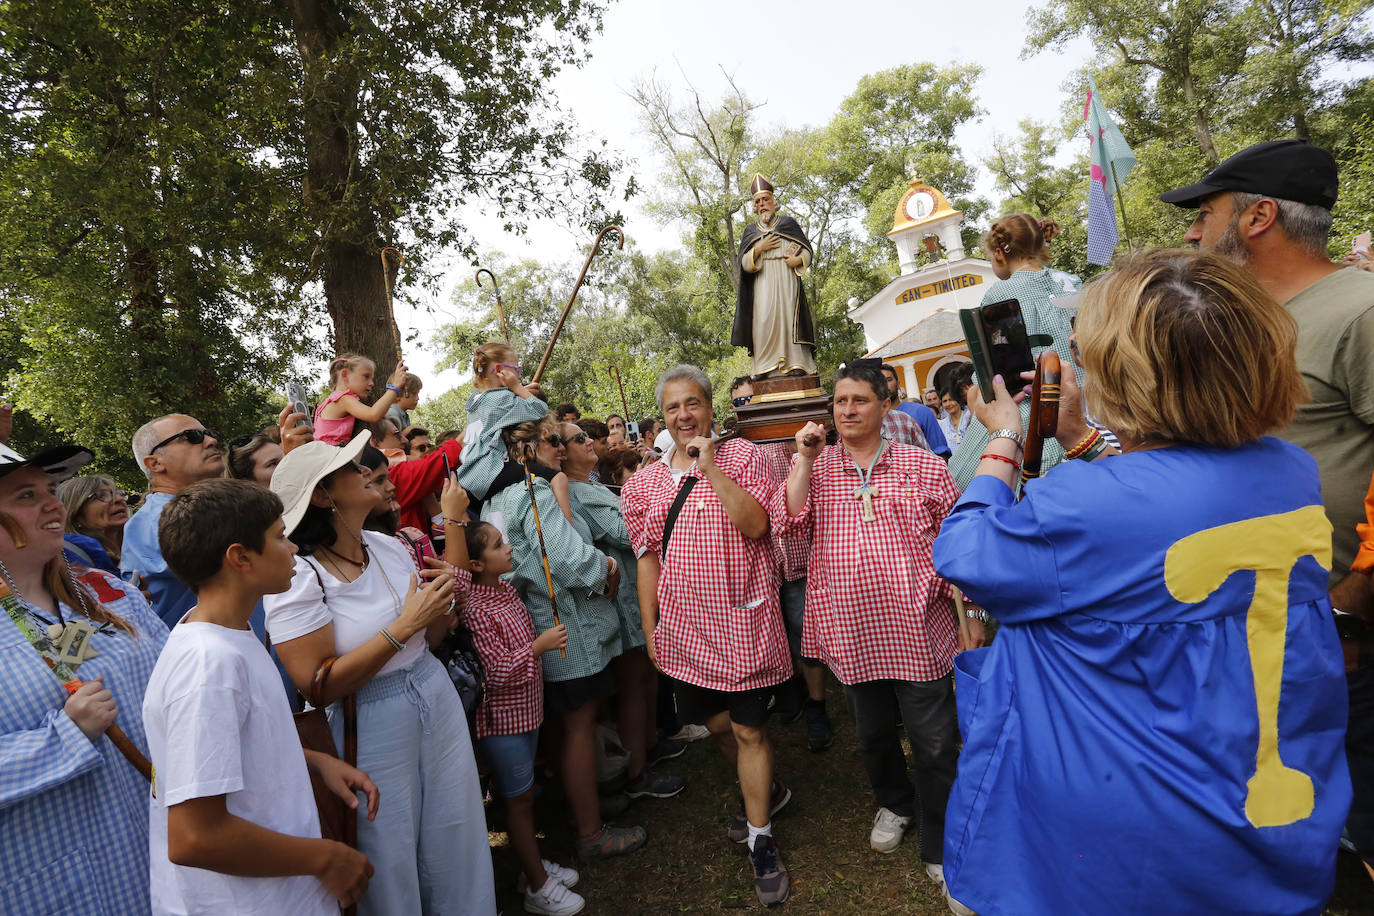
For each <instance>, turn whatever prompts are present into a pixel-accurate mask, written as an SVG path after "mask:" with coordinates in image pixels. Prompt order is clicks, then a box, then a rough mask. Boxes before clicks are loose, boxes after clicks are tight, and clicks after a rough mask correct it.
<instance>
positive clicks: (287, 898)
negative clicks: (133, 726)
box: [143, 620, 339, 916]
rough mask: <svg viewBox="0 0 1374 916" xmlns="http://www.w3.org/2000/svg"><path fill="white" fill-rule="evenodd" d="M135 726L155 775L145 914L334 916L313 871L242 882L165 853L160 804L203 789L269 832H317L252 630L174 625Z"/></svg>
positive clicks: (306, 781) (294, 740) (268, 666)
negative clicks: (144, 738)
mask: <svg viewBox="0 0 1374 916" xmlns="http://www.w3.org/2000/svg"><path fill="white" fill-rule="evenodd" d="M143 727H144V729H145V730H146V732H147V734H148V749H149V751H151V753H152V758H153V767H154V769H155V772H156V775H155V778H154V781H153V785H152V790H151V791H152V797H151V800H150V802H149V835H148V848H149V851H150V853H151V865H150V869H149V870H150V872H151V876H150V877H151V885H152V899H153V912H154V913H156V914H191V913H205V914H212V913H213V914H216V916H222V914H239V913H242V914H246V916H263V914H266V913H284V914H286V913H289V914H291V916H337V914H338V912H339V909H338V904H337V903H336V902H335V900H334V897H333V895H332V894H330V893H329V891H327V890H326V889H325V886H324V885H323V884H321V883H320V881H319V879H317V878H315V877H313V876H311V875H296V876H291V877H284V878H243V877H239V876H236V875H224V874H220V873H219V872H216V871H210V870H209V869H204V868H191V867H188V866H184V865H174V864H173V863H172V862H171V860H170V859H168V858H167V809H168V808H169V807H170V806H172V805H177V804H180V803H181V802H184V801H186V800H188V799H192V798H204V797H207V796H211V795H223V796H225V807H226V808H227V809H228V811H229V813H230V814H233V815H236V816H238V817H241V818H243V819H244V820H246V821H252V822H253V823H255V824H258V825H260V826H262V827H266V828H267V829H269V830H275V831H277V832H278V833H287V834H291V835H292V836H302V837H315V838H318V837H319V835H320V821H319V812H318V811H317V810H316V808H315V796H314V794H313V792H312V791H311V788H310V774H309V773H308V772H307V770H306V767H305V753H304V752H303V751H302V750H301V743H300V738H299V737H298V736H297V734H296V725H295V722H294V721H293V720H292V718H291V708H290V706H289V705H287V703H286V694H284V693H283V692H282V689H281V678H280V676H279V675H278V674H277V669H276V667H275V666H274V665H273V664H272V659H271V657H270V656H268V654H267V651H266V650H265V649H264V648H263V645H262V643H260V642H258V638H257V636H255V635H254V634H253V631H252V630H231V629H229V628H228V627H222V626H219V625H218V624H213V623H195V622H187V621H185V620H183V621H182V622H181V623H180V624H178V625H177V626H175V627H173V628H172V632H171V635H170V636H168V637H167V645H166V647H165V648H164V649H163V650H162V654H161V655H160V656H158V660H157V665H156V666H155V667H154V668H153V674H152V677H151V678H150V679H149V681H148V688H147V690H146V691H145V692H144V695H143Z"/></svg>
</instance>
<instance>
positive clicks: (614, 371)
mask: <svg viewBox="0 0 1374 916" xmlns="http://www.w3.org/2000/svg"><path fill="white" fill-rule="evenodd" d="M611 375H613V376H615V383H616V384H617V385H619V386H620V409H621V410H623V411H625V416H623V417H621V419H622V420H624V421H625V422H626V423H629V422H630V403H629V401H626V400H625V383H624V382H623V381H621V379H620V367H619V366H617V365H616V364H615V363H611Z"/></svg>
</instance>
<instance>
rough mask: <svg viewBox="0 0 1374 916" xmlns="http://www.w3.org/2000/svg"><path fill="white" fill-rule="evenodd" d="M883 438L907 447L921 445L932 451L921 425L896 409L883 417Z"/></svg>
mask: <svg viewBox="0 0 1374 916" xmlns="http://www.w3.org/2000/svg"><path fill="white" fill-rule="evenodd" d="M883 437H884V438H886V439H891V440H892V441H893V442H902V443H905V444H906V445H919V446H920V447H921V448H923V449H925V450H926V451H930V443H929V442H927V441H926V434H925V433H923V432H921V424H919V423H917V422H916V421H915V420H913V419H912V418H911V417H910V416H909V415H907V414H905V413H903V412H902V411H900V410H898V409H897V408H895V407H894V408H892V409H891V410H889V411H888V412H887V414H886V415H884V417H883Z"/></svg>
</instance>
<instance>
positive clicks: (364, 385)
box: [315, 353, 418, 445]
mask: <svg viewBox="0 0 1374 916" xmlns="http://www.w3.org/2000/svg"><path fill="white" fill-rule="evenodd" d="M376 371H377V366H376V364H375V363H373V362H372V360H370V359H368V358H367V357H366V356H354V355H352V354H349V353H345V354H343V355H342V356H339V357H336V358H335V359H334V361H333V362H332V363H330V364H329V388H330V394H329V397H327V398H325V399H324V400H323V401H321V402H320V406H319V407H316V408H315V438H316V439H318V440H320V441H321V442H328V443H329V444H330V445H347V444H348V442H349V440H351V439H352V438H353V425H354V423H355V422H356V421H358V420H362V421H363V422H365V423H376V422H377V421H379V420H381V419H382V418H383V417H385V416H386V414H387V410H388V409H390V407H391V405H393V404H395V403H396V400H397V398H399V397H400V394H401V385H402V384H404V383H405V380H406V376H407V375H408V373H407V372H406V367H405V365H404V364H403V363H400V362H397V364H396V370H395V371H394V372H392V373H391V378H389V379H387V383H386V391H385V392H384V393H383V394H382V396H381V397H379V398H378V399H377V401H376V403H374V404H364V403H363V398H366V397H367V396H368V395H369V394H371V393H372V380H373V375H374V374H375V373H376ZM417 381H418V380H417Z"/></svg>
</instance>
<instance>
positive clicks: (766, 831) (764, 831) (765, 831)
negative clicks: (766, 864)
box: [745, 820, 773, 852]
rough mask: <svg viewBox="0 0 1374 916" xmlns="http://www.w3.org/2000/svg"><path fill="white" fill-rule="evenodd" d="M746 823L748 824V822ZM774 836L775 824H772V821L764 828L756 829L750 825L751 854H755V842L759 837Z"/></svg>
mask: <svg viewBox="0 0 1374 916" xmlns="http://www.w3.org/2000/svg"><path fill="white" fill-rule="evenodd" d="M745 823H748V820H746V821H745ZM772 835H773V822H772V821H769V822H768V823H766V824H764V825H763V826H762V827H755V826H754V825H753V824H749V851H750V852H753V851H754V840H756V839H757V838H758V837H761V836H772Z"/></svg>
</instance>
